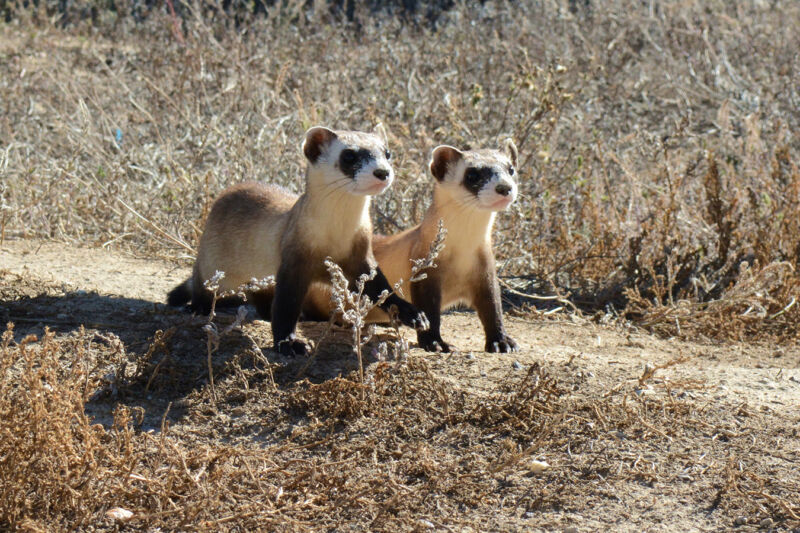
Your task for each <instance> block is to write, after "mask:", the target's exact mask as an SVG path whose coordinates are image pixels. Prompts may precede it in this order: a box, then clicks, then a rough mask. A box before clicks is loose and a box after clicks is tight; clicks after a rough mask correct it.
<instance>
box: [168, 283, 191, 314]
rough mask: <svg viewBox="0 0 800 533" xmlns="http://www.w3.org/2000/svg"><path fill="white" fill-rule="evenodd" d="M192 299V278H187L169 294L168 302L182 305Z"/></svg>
mask: <svg viewBox="0 0 800 533" xmlns="http://www.w3.org/2000/svg"><path fill="white" fill-rule="evenodd" d="M191 299H192V278H189V279H187V280H186V281H184V282H183V283H181V284H180V285H178V286H177V287H175V288H174V289H172V290H171V291H169V294H167V304H169V305H171V306H172V307H180V306H182V305H186V304H187V303H189V300H191Z"/></svg>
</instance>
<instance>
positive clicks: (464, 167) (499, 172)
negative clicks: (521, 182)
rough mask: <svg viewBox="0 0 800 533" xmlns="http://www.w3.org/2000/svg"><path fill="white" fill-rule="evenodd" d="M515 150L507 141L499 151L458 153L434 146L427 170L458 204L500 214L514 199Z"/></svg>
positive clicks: (454, 150)
mask: <svg viewBox="0 0 800 533" xmlns="http://www.w3.org/2000/svg"><path fill="white" fill-rule="evenodd" d="M516 164H517V147H516V146H514V142H513V141H512V140H511V139H508V140H507V141H506V142H505V146H504V148H503V150H464V151H461V150H458V149H456V148H453V147H452V146H437V147H436V148H435V149H434V150H433V154H432V157H431V163H430V169H431V174H433V177H434V178H436V180H437V181H438V182H439V186H440V187H442V188H445V189H447V190H448V191H449V192H450V194H451V195H452V196H453V198H454V199H455V200H456V201H458V202H459V203H461V204H464V205H471V206H475V207H476V208H478V209H484V210H487V211H502V210H504V209H506V208H507V207H508V206H510V205H511V204H512V203H513V202H514V200H515V199H516V198H517V183H516V181H515V177H516V170H515V169H514V167H515V166H516Z"/></svg>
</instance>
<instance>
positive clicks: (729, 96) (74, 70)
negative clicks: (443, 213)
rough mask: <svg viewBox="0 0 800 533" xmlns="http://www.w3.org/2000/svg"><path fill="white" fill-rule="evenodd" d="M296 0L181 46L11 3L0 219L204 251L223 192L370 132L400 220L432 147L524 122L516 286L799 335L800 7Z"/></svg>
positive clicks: (380, 220)
mask: <svg viewBox="0 0 800 533" xmlns="http://www.w3.org/2000/svg"><path fill="white" fill-rule="evenodd" d="M71 5H73V6H74V9H75V10H76V11H75V12H76V13H78V12H80V8H81V6H82V5H83V4H80V3H74V4H71ZM88 5H89V4H87V6H88ZM126 6H127V7H126ZM299 6H300V4H292V3H289V4H286V7H285V8H284V9H283V10H273V11H272V12H271V15H270V16H269V17H267V18H256V19H254V20H251V21H249V22H247V23H246V24H244V25H241V24H240V25H239V27H238V30H237V29H235V27H234V24H233V21H232V19H230V18H228V17H226V16H224V15H222V14H220V13H217V14H216V15H214V16H212V15H211V13H210V12H206V14H205V15H202V14H200V13H197V12H194V11H190V10H189V8H186V9H185V10H184V12H185V13H188V14H187V15H186V17H185V20H184V21H183V25H182V28H181V29H180V32H181V38H180V39H178V37H177V34H176V30H175V29H174V27H173V21H172V19H171V18H170V16H169V12H168V10H167V9H164V10H156V11H154V12H153V13H151V14H150V16H149V17H147V18H146V19H145V20H144V21H143V22H141V23H136V22H135V19H134V18H131V17H129V16H127V13H129V12H131V10H132V9H133V8H132V7H131V6H128V5H127V4H119V6H118V11H117V12H111V11H109V12H100V15H99V16H98V17H95V19H94V21H93V22H92V21H90V20H88V19H87V20H84V21H77V20H74V19H71V20H72V24H71V25H68V26H67V29H62V30H59V29H56V28H55V27H53V26H52V25H51V24H49V23H46V22H42V19H41V16H39V17H38V18H37V16H33V15H32V13H31V12H29V11H24V10H23V11H21V12H20V13H18V15H17V17H16V19H15V21H14V22H12V23H10V24H7V25H5V26H4V28H3V38H2V43H0V67H2V69H3V71H4V72H6V73H7V75H5V76H4V77H3V81H2V82H1V83H2V91H3V94H4V98H3V101H2V103H0V107H1V110H2V119H0V139H2V142H0V173H1V174H2V180H0V182H2V184H3V185H2V187H3V188H2V191H0V197H2V200H3V206H4V207H3V211H2V223H3V231H4V233H5V235H6V236H7V237H15V236H39V237H47V238H54V239H60V240H68V241H72V242H80V243H83V244H86V243H92V244H96V245H101V244H102V245H107V246H115V247H120V248H123V249H128V250H134V251H135V252H136V253H138V254H142V255H144V254H147V255H151V256H152V255H159V256H166V257H172V258H183V259H184V260H188V257H189V256H191V249H192V247H193V246H194V244H195V243H196V242H197V239H198V236H199V232H200V228H202V224H203V217H204V216H205V214H206V213H207V211H208V208H209V205H210V203H211V202H212V201H213V198H214V197H215V195H216V194H217V193H218V192H219V191H220V190H221V189H222V188H223V187H225V186H226V185H229V184H231V183H235V182H238V181H240V180H243V179H261V180H268V181H272V182H278V183H283V184H286V185H288V186H289V187H290V188H293V189H298V188H300V187H301V184H302V168H303V166H304V163H303V161H302V157H301V154H300V151H299V149H298V145H299V140H300V139H301V135H302V132H303V131H304V130H305V128H307V127H309V126H310V125H312V124H316V123H325V124H330V125H334V126H337V127H349V128H371V127H372V126H374V125H375V124H376V123H378V122H381V123H383V124H384V125H385V127H386V129H387V131H388V133H389V137H390V144H391V147H392V150H393V152H394V153H395V154H396V158H395V159H394V164H395V167H396V169H397V170H398V175H399V176H400V180H399V182H398V183H397V185H396V186H395V187H394V188H393V190H392V191H391V192H390V193H388V194H386V195H383V196H382V197H380V198H379V199H378V201H377V202H376V204H377V205H376V206H375V221H376V225H377V227H378V229H379V230H381V231H386V232H394V231H396V230H398V229H399V228H404V227H407V226H408V225H409V224H411V223H412V222H413V221H415V220H418V219H419V217H420V214H421V212H422V209H423V208H424V206H425V205H426V204H427V202H428V201H429V194H430V182H429V181H430V178H429V177H428V176H427V175H426V172H425V163H426V161H427V158H428V156H429V153H430V150H431V148H432V147H433V146H435V145H436V144H439V143H452V144H455V145H459V146H465V145H472V146H484V145H495V144H497V142H498V139H501V138H503V137H505V136H511V137H513V138H515V139H516V141H517V144H518V145H519V146H520V148H521V150H520V153H521V161H522V162H523V164H522V169H521V172H520V175H521V179H522V187H521V192H522V198H521V199H520V201H519V202H518V203H517V205H516V206H515V207H514V209H513V210H512V212H511V213H510V214H509V215H504V216H502V217H500V220H499V221H498V224H497V226H498V227H497V228H496V241H497V246H496V248H497V251H498V255H499V257H500V259H501V260H502V261H501V263H500V272H501V274H502V275H504V276H507V277H510V279H509V280H508V281H509V283H510V284H511V285H512V286H513V287H515V288H517V289H519V290H522V291H524V292H538V293H545V294H549V293H558V294H561V295H563V296H569V297H570V299H571V301H572V302H573V303H574V304H577V305H578V306H579V307H581V308H582V309H583V310H592V311H593V310H600V311H603V312H605V311H611V312H613V313H615V314H619V315H622V316H624V317H625V318H627V319H630V320H633V321H635V322H638V323H640V324H643V325H646V326H647V327H650V328H652V329H654V330H656V331H659V332H663V333H665V334H668V335H697V334H703V335H707V336H711V337H718V336H720V335H721V336H722V337H724V338H757V337H766V338H777V339H779V340H784V341H786V340H791V339H796V337H797V328H794V327H792V324H796V322H797V319H798V313H800V311H798V306H791V307H790V304H791V303H792V302H793V301H796V299H797V297H798V288H797V280H798V274H797V272H796V269H797V266H798V262H799V261H800V255H798V254H800V231H798V229H797V228H798V224H797V220H799V219H800V171H799V170H798V147H799V146H800V145H799V144H798V140H797V137H796V135H795V134H794V133H793V132H795V131H797V129H798V128H800V124H798V116H797V113H796V112H795V111H796V109H797V108H798V106H799V105H800V94H798V90H797V87H798V86H800V84H799V83H798V75H799V74H798V72H800V68H799V67H800V65H798V56H797V54H796V51H795V48H796V47H795V44H796V40H795V39H793V37H792V35H793V33H792V32H793V30H794V28H795V27H796V26H797V25H798V24H799V23H800V8H798V6H796V5H795V4H793V3H781V4H774V5H773V4H767V3H764V2H756V1H752V2H739V3H736V4H735V5H733V4H730V3H728V2H723V1H716V2H712V3H710V4H709V3H708V2H681V3H667V4H664V3H654V2H651V3H650V4H647V3H644V4H642V3H641V2H633V1H622V0H619V1H615V2H611V3H608V2H605V3H603V4H602V6H595V7H593V8H591V9H583V8H582V9H580V10H578V11H577V12H575V13H573V12H571V11H570V10H568V9H567V4H565V3H561V2H556V1H547V2H540V3H535V4H534V3H523V4H507V3H504V2H498V3H488V4H486V5H485V6H484V7H483V8H481V9H471V8H459V9H455V10H452V11H448V12H444V13H443V14H442V15H441V17H440V21H439V23H438V24H437V28H436V29H435V30H433V29H429V28H426V27H425V26H418V25H414V24H406V25H403V24H402V23H401V19H399V18H398V19H395V18H391V17H382V18H375V17H377V15H375V16H373V15H370V14H369V13H368V12H366V11H365V12H363V13H361V14H360V16H361V17H362V19H363V20H365V23H364V24H363V25H362V26H360V27H358V28H355V27H352V26H347V25H343V24H340V23H335V20H334V19H332V18H331V15H330V13H329V12H328V11H325V10H320V9H318V10H316V11H314V10H306V11H303V10H300V9H299ZM301 13H302V14H301ZM37 20H39V22H37ZM240 22H241V21H240ZM135 213H136V214H135ZM137 214H138V215H141V217H143V218H141V217H140V216H138V215H137ZM144 219H146V220H144ZM742 263H745V264H746V265H747V266H746V267H742ZM774 263H781V264H782V265H784V266H783V267H780V268H776V267H775V266H773V264H774ZM776 270H781V274H780V275H779V276H777V278H776V276H775V271H776ZM745 272H746V274H745ZM741 276H748V277H747V279H742V278H741ZM512 278H513V279H512ZM762 281H763V283H764V285H763V286H760V287H755V286H753V284H754V283H759V282H762ZM737 283H738V284H739V285H742V284H746V285H748V286H753V288H754V290H755V292H758V293H760V294H762V295H765V294H767V293H768V296H764V297H760V298H756V299H755V300H754V299H753V298H751V297H749V296H748V297H747V298H746V301H742V300H741V298H740V297H741V296H742V293H741V291H738V290H736V289H735V288H734V285H736V284H737ZM710 302H717V303H715V304H714V306H713V308H714V310H713V312H709V311H708V305H709V303H710ZM665 305H666V306H669V307H671V308H674V307H676V306H677V308H676V309H672V310H671V311H669V312H665V310H664V309H662V306H665ZM751 306H753V307H754V309H756V308H757V309H758V310H759V312H758V313H755V314H753V312H752V311H751V312H750V313H749V314H748V315H747V317H748V318H746V319H745V322H747V323H748V324H749V325H747V326H744V327H743V326H740V325H738V324H739V322H741V321H740V320H738V318H737V317H740V316H742V314H743V313H744V312H745V311H747V309H749V308H750V307H751ZM551 308H552V306H551ZM762 308H763V312H761V309H762ZM675 313H677V314H678V315H679V316H681V317H683V316H687V317H689V318H690V319H695V318H696V319H697V320H698V321H699V322H698V323H697V324H696V325H695V327H693V328H688V329H687V328H686V327H685V326H686V324H685V323H682V319H680V318H679V319H678V320H677V321H676V320H674V319H673V318H674V317H673V316H672V314H675ZM755 317H757V319H755ZM772 317H775V318H772ZM720 319H724V321H725V322H726V323H728V322H730V323H732V324H736V325H735V327H733V328H731V329H725V328H722V329H720V328H716V327H715V324H716V323H718V322H719V320H720ZM701 323H702V324H706V325H705V326H703V325H702V324H701ZM762 326H763V327H762Z"/></svg>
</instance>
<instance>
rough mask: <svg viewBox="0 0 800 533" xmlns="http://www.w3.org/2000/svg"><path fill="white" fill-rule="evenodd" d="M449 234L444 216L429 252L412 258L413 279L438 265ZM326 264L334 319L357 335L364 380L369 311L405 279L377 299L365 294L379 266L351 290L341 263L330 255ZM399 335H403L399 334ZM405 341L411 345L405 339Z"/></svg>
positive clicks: (359, 359)
mask: <svg viewBox="0 0 800 533" xmlns="http://www.w3.org/2000/svg"><path fill="white" fill-rule="evenodd" d="M446 236H447V230H446V229H445V228H444V222H443V221H442V220H440V221H439V227H438V231H437V234H436V237H435V238H434V240H433V242H431V245H430V249H429V251H428V254H427V255H426V256H425V257H423V258H420V259H412V263H413V265H412V267H411V278H410V280H409V282H410V283H414V282H417V281H420V280H423V279H425V276H426V274H425V272H424V271H425V270H427V269H429V268H436V262H435V261H436V258H437V257H438V255H439V254H440V253H441V251H442V250H443V249H444V240H445V237H446ZM325 268H327V270H328V273H329V274H330V276H331V303H332V308H333V310H332V312H331V320H332V321H333V320H339V321H342V322H343V323H344V324H345V325H348V326H349V327H350V329H351V332H352V335H353V348H354V350H355V351H356V356H357V357H358V375H359V381H360V382H361V383H364V359H363V355H362V347H363V346H364V345H365V344H366V343H367V342H369V341H370V339H371V338H372V336H373V333H372V331H371V330H370V332H369V334H368V335H366V336H364V334H363V330H364V326H365V325H366V319H367V316H368V315H369V313H370V311H372V310H373V309H376V308H378V307H379V306H380V305H382V304H383V303H384V302H385V301H386V299H387V298H388V297H389V296H390V295H391V294H396V293H397V291H398V290H399V289H400V286H401V285H402V284H403V280H398V282H397V283H395V285H394V287H393V289H392V292H391V293H390V292H389V291H384V292H383V293H381V295H380V296H379V297H378V299H377V300H376V301H374V302H373V301H372V300H370V298H368V297H366V296H365V295H364V286H365V284H366V282H367V281H370V280H372V279H373V278H374V277H375V275H376V273H377V272H376V271H375V270H372V271H371V272H370V273H369V274H362V275H361V276H359V278H358V279H357V280H356V284H355V285H356V287H355V288H356V290H355V291H354V292H351V291H350V288H349V283H348V281H347V278H346V276H345V275H344V272H343V271H342V269H341V267H339V265H337V264H336V263H334V262H333V261H332V260H331V259H330V258H327V259H326V260H325ZM391 319H392V324H393V325H394V327H395V331H398V330H399V326H398V324H397V320H396V319H395V317H391ZM398 338H400V337H399V336H398ZM401 344H402V345H403V346H405V347H407V344H405V342H403V343H401Z"/></svg>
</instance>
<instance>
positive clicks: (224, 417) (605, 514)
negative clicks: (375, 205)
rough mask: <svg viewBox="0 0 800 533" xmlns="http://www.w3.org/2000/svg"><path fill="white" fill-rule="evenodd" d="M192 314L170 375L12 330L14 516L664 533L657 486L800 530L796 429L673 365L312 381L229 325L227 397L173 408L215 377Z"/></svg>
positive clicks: (9, 503)
mask: <svg viewBox="0 0 800 533" xmlns="http://www.w3.org/2000/svg"><path fill="white" fill-rule="evenodd" d="M48 290H53V289H48ZM199 328H200V325H199V324H196V325H194V326H187V327H185V328H183V331H181V330H179V331H178V332H177V333H176V332H175V331H174V330H173V331H171V332H165V333H161V332H159V333H157V334H156V337H155V339H153V342H152V344H151V346H155V347H156V348H155V351H156V352H158V351H163V359H161V361H162V362H163V360H165V359H167V358H169V357H171V360H170V363H169V364H168V365H166V366H165V367H163V368H165V369H166V368H170V367H171V372H170V373H165V372H162V373H161V374H159V369H160V368H162V365H161V363H157V362H156V360H158V357H155V358H154V357H153V355H154V354H153V353H151V352H152V351H153V350H149V351H148V353H146V354H142V356H141V357H140V358H139V359H138V361H136V362H135V363H134V364H133V365H132V367H129V368H127V370H126V365H125V362H126V361H128V358H127V356H126V353H125V348H124V346H123V343H122V342H121V341H120V340H119V338H118V337H116V336H115V335H114V334H110V333H106V334H102V335H101V334H99V333H96V332H89V331H86V330H83V329H80V330H77V331H74V332H73V333H71V334H68V335H63V334H59V335H56V334H54V332H52V331H47V330H46V331H45V332H44V333H43V335H42V337H41V338H37V337H35V336H26V337H24V338H19V337H17V340H16V341H15V340H14V338H15V336H14V331H13V328H11V327H9V328H8V329H7V331H6V332H5V334H4V335H3V338H2V344H0V434H2V435H3V439H1V440H0V526H3V527H8V526H11V527H13V528H15V529H19V530H25V531H54V530H65V531H66V530H75V529H87V528H89V527H91V528H93V530H95V531H104V530H118V528H120V527H123V528H124V529H130V530H148V531H152V530H158V529H159V528H161V529H163V530H181V531H189V530H191V531H209V530H215V531H229V530H230V531H242V530H270V531H296V530H305V529H308V530H315V531H319V530H328V529H330V528H341V527H344V526H345V525H349V526H350V527H352V528H355V529H359V530H364V529H369V530H374V531H398V530H404V531H412V530H415V531H419V530H425V529H437V530H438V529H457V530H461V531H486V530H503V531H509V530H524V529H526V528H529V527H530V524H531V523H530V522H528V521H529V520H531V519H535V522H532V523H533V524H536V525H537V526H539V527H545V528H553V527H558V526H561V527H563V526H564V525H565V524H564V522H563V520H564V514H565V513H566V516H567V517H569V516H580V515H582V514H584V513H585V509H586V504H587V502H593V504H592V505H593V507H594V508H595V510H596V511H597V512H598V513H599V514H598V515H597V516H590V515H586V518H585V520H587V522H586V523H584V526H586V527H589V528H590V529H595V528H596V527H599V525H600V524H602V523H604V522H605V523H611V524H613V523H617V524H619V523H625V522H627V523H628V525H632V526H635V525H638V526H639V527H640V528H641V527H642V526H645V525H649V526H652V525H654V524H659V523H662V524H664V525H665V526H667V527H669V524H674V520H675V517H674V516H669V513H674V512H675V510H674V509H665V508H662V507H660V506H659V504H658V502H655V501H652V502H651V501H650V500H649V498H648V499H646V500H642V499H640V498H641V497H640V492H641V493H642V494H643V493H644V492H646V491H647V490H648V488H653V487H657V486H664V487H673V490H676V491H678V492H679V493H680V494H682V495H683V496H682V497H684V498H688V499H689V500H691V501H696V502H701V505H700V507H701V508H702V509H704V513H707V514H708V515H709V517H713V518H712V519H713V520H715V521H719V520H720V519H721V520H722V521H723V523H725V524H728V525H730V524H731V523H732V522H733V518H734V517H738V516H744V517H748V518H746V523H750V524H753V525H757V524H760V523H762V522H763V521H764V520H769V521H770V523H774V524H778V525H782V526H786V527H790V526H791V524H796V525H797V524H800V501H798V499H797V495H798V494H800V480H799V479H798V478H797V476H794V475H792V474H791V465H790V464H789V465H788V468H789V469H790V470H787V463H786V462H782V461H780V460H779V459H783V460H784V461H790V460H791V453H792V452H790V451H789V450H790V448H787V447H786V445H785V442H787V441H791V440H793V439H796V438H797V437H798V435H797V426H796V425H795V426H794V427H792V424H791V421H790V420H787V419H784V418H783V417H782V416H781V415H780V414H778V413H776V412H772V413H761V412H757V411H755V410H753V409H751V408H749V407H748V406H747V405H741V404H740V405H731V404H725V403H715V404H714V405H709V404H705V403H701V402H696V401H694V400H693V399H692V398H693V394H692V391H695V390H699V389H701V388H702V387H703V385H702V384H700V383H692V382H688V381H684V382H681V381H673V382H670V381H661V380H658V379H656V378H655V375H656V374H657V373H658V372H661V371H662V369H663V368H666V367H669V366H670V365H674V364H680V362H681V361H679V360H676V361H672V362H670V363H667V364H665V365H662V366H661V367H653V368H647V369H645V371H644V373H643V374H642V375H641V376H640V377H639V378H638V379H636V378H635V377H634V378H633V379H627V380H622V381H620V382H619V383H618V384H617V385H616V386H615V387H613V388H612V389H611V390H606V391H605V392H604V391H603V390H599V389H597V388H596V387H595V386H594V385H592V383H591V381H590V380H588V379H587V376H585V375H582V374H581V372H575V369H574V367H572V366H571V365H572V363H571V362H567V363H566V364H564V365H563V366H562V365H557V366H552V365H551V368H550V369H549V370H546V369H545V368H544V367H542V366H541V365H539V364H533V365H531V366H530V367H529V368H528V369H527V370H526V371H513V370H509V371H508V372H507V374H506V375H505V376H504V377H502V378H501V379H499V380H498V381H497V383H496V385H492V386H491V387H488V388H486V389H484V390H475V389H470V388H469V387H464V386H463V383H461V382H458V383H454V382H453V381H452V380H451V379H450V378H449V376H448V375H447V373H448V372H449V370H448V365H447V364H446V363H445V362H444V361H443V358H438V359H434V360H425V359H424V358H417V357H412V358H409V359H408V360H407V361H403V362H400V361H392V362H377V363H375V364H372V365H370V367H369V370H368V373H367V375H366V377H365V379H364V380H363V381H359V379H358V377H357V376H358V373H357V372H358V371H357V370H353V371H352V373H350V374H344V375H343V376H341V377H334V378H329V379H326V380H323V381H321V382H318V383H314V382H311V381H309V380H308V379H305V378H302V377H300V378H299V377H298V372H297V367H296V366H294V367H292V365H288V366H286V365H281V364H275V363H271V362H269V361H264V360H257V358H256V357H255V356H253V357H252V358H251V360H248V358H247V357H245V356H244V355H243V354H246V353H247V352H248V350H247V349H246V348H243V347H242V346H241V342H240V340H235V339H234V340H230V339H229V340H228V341H225V342H223V343H222V349H223V351H224V352H226V354H225V355H226V358H220V359H217V360H216V365H217V367H216V369H215V373H216V375H217V384H216V390H215V392H212V389H211V388H210V387H208V386H206V387H202V388H200V389H196V390H194V391H193V392H191V393H189V394H188V395H187V396H186V397H185V398H180V399H179V400H176V404H175V406H173V403H172V402H170V403H169V404H168V405H167V406H166V409H162V410H161V411H159V410H158V409H156V408H154V405H155V404H153V403H148V402H147V398H149V397H151V396H153V395H155V396H158V397H169V396H170V394H174V392H175V391H176V390H178V391H183V390H186V389H187V386H188V388H189V389H191V388H192V387H193V386H194V383H195V381H194V380H195V379H196V378H197V377H198V376H203V375H205V369H204V365H203V361H202V358H198V357H193V356H191V355H190V354H191V350H185V353H182V352H184V350H182V349H181V343H182V342H189V343H192V342H200V343H202V337H201V335H200V332H199ZM181 339H183V340H181ZM198 339H199V341H198ZM231 353H234V354H238V355H235V356H231ZM170 354H171V355H170ZM151 358H152V359H151ZM108 368H112V369H114V370H112V374H113V375H112V376H109V375H104V374H105V370H106V369H108ZM112 396H113V398H111V397H112ZM109 399H111V400H113V401H109ZM126 405H127V406H126ZM146 410H147V411H149V412H146ZM175 411H180V414H179V415H178V416H177V417H176V416H175ZM87 412H89V413H92V416H94V417H96V420H92V417H91V416H89V415H87ZM97 420H101V421H102V420H105V422H104V425H101V424H100V423H97ZM172 424H174V428H173V426H172ZM755 436H757V441H756V440H755V439H754V437H755ZM542 459H545V460H546V461H545V462H546V463H549V465H550V467H549V468H547V464H543V463H542ZM122 512H126V513H129V514H127V515H120V514H119V513H122ZM115 513H117V514H115ZM115 516H123V518H115ZM598 516H600V517H601V518H600V519H599V521H596V520H597V519H598V518H597V517H598ZM591 520H595V521H591ZM689 520H690V522H689V523H697V521H698V520H700V518H699V517H698V516H695V517H693V518H690V519H689ZM573 523H574V522H573Z"/></svg>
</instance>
